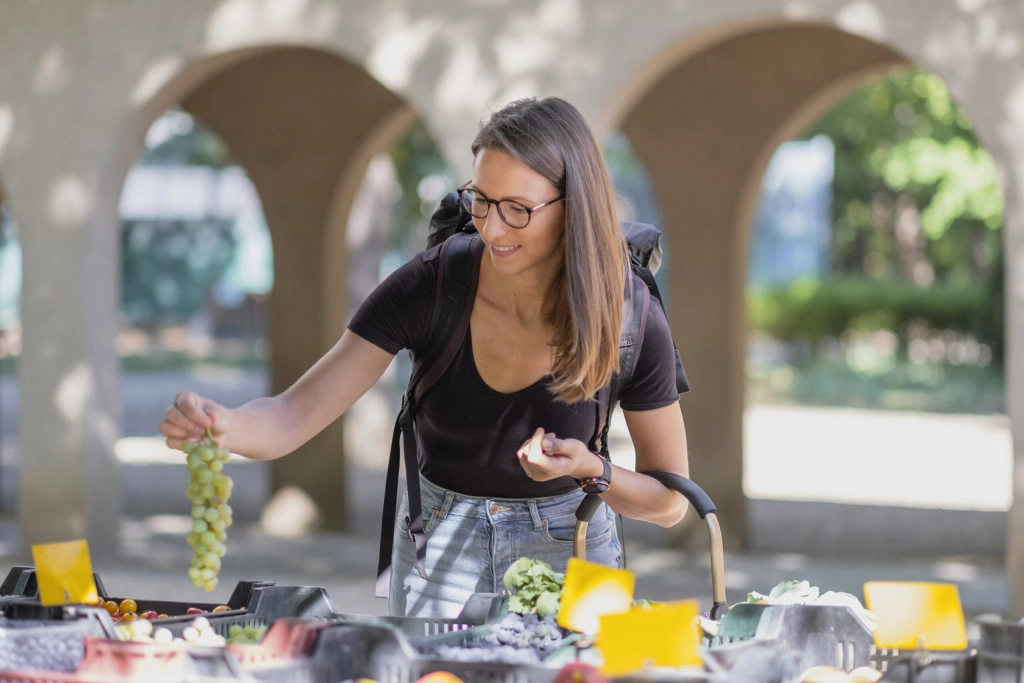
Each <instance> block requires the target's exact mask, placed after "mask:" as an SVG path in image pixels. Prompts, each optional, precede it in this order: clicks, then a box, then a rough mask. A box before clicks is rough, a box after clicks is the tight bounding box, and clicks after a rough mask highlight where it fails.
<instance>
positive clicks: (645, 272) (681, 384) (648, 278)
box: [636, 266, 690, 394]
mask: <svg viewBox="0 0 1024 683" xmlns="http://www.w3.org/2000/svg"><path fill="white" fill-rule="evenodd" d="M636 275H637V277H638V278H639V279H642V280H643V281H644V282H645V283H646V284H647V289H649V290H650V292H651V296H653V297H654V298H655V299H656V300H657V302H658V305H659V306H661V310H663V311H664V310H665V304H664V299H662V298H661V290H659V289H658V282H657V280H655V279H654V273H652V272H651V271H650V270H649V269H647V268H644V267H642V266H640V267H637V268H636ZM665 315H666V317H667V316H668V312H667V311H665ZM672 351H673V353H675V356H676V391H678V392H679V393H680V394H685V393H686V392H688V391H689V390H690V380H689V379H687V377H686V371H685V370H684V369H683V362H682V361H681V360H680V359H679V348H678V347H677V346H676V342H675V339H673V340H672Z"/></svg>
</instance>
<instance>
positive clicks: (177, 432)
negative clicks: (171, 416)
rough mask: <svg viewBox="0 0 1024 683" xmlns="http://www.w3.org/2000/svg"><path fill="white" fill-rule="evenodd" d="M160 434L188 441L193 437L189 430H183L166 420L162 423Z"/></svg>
mask: <svg viewBox="0 0 1024 683" xmlns="http://www.w3.org/2000/svg"><path fill="white" fill-rule="evenodd" d="M160 433H161V434H163V435H164V436H170V437H173V438H175V439H187V438H189V437H190V436H191V435H192V433H190V432H189V431H188V430H186V429H182V428H181V427H179V426H178V425H176V424H174V423H173V422H170V421H169V420H164V421H163V422H161V423H160Z"/></svg>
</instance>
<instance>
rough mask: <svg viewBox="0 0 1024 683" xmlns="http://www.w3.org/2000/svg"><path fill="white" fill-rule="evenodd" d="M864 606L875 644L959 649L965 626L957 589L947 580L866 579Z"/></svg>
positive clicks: (961, 644)
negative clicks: (869, 615) (871, 619)
mask: <svg viewBox="0 0 1024 683" xmlns="http://www.w3.org/2000/svg"><path fill="white" fill-rule="evenodd" d="M864 599H865V602H866V603H867V608H868V609H869V610H871V611H872V612H873V613H874V615H875V621H876V623H877V624H878V628H876V629H875V645H876V646H877V647H883V648H899V649H901V650H906V649H914V648H917V647H919V646H920V647H925V648H928V649H930V650H963V649H964V648H966V647H967V627H966V626H965V624H964V611H963V607H962V606H961V605H960V592H959V591H958V590H957V587H956V586H955V585H954V584H951V583H917V582H913V581H869V582H868V583H865V584H864Z"/></svg>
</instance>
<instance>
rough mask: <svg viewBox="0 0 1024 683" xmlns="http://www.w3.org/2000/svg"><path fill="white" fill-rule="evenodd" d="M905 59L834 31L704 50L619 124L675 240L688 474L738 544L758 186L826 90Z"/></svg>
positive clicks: (743, 40) (764, 36) (797, 29)
mask: <svg viewBox="0 0 1024 683" xmlns="http://www.w3.org/2000/svg"><path fill="white" fill-rule="evenodd" d="M900 61H902V60H901V59H900V58H899V57H898V56H897V55H896V54H895V53H893V52H892V51H891V50H889V49H887V48H885V47H881V46H879V45H878V44H875V43H872V42H869V41H866V40H864V39H861V38H858V37H855V36H852V35H849V34H845V33H842V32H840V31H838V30H836V29H833V28H830V27H824V26H817V25H801V24H786V25H780V26H778V27H775V28H768V29H763V30H759V31H757V32H751V33H749V34H745V35H740V36H736V37H732V38H729V39H726V40H724V41H722V42H719V43H717V44H715V45H712V46H710V47H707V48H706V49H704V50H702V51H700V52H697V53H696V54H695V55H693V56H692V57H691V58H689V59H687V60H685V61H684V62H682V63H680V64H679V65H678V66H677V67H675V68H674V69H673V70H672V71H671V72H669V73H667V74H666V75H665V76H664V77H662V79H661V80H660V81H659V82H657V83H656V84H655V85H654V86H653V87H652V88H651V89H650V90H649V91H648V93H647V94H646V95H645V96H644V97H642V98H641V99H640V101H639V102H638V103H637V104H636V106H635V107H633V109H632V110H631V111H630V112H629V113H628V114H627V115H626V117H625V119H624V121H623V122H622V126H621V128H622V130H623V132H625V134H626V135H627V136H628V137H629V139H630V141H631V142H632V144H633V148H634V150H635V152H636V154H637V155H638V156H639V158H640V159H641V160H642V161H643V163H644V164H645V165H646V167H647V170H648V171H649V173H650V176H651V179H652V182H653V183H654V186H655V190H656V192H657V194H658V198H659V201H660V202H661V206H662V210H663V212H664V225H665V229H666V231H667V232H668V233H669V235H670V240H669V243H670V248H671V250H672V253H671V262H672V272H671V274H670V278H671V291H672V293H671V310H670V311H669V322H670V324H671V326H672V330H673V336H674V337H675V340H676V343H677V345H678V346H679V353H680V356H681V357H682V359H683V363H684V365H685V366H686V368H687V371H688V374H689V377H690V380H691V383H692V386H693V393H692V394H690V395H687V396H684V397H683V399H682V401H681V403H682V410H683V413H684V416H685V418H686V423H687V432H688V435H689V447H690V472H691V475H692V477H693V479H694V480H695V481H696V482H698V483H699V484H700V485H701V486H702V487H703V488H704V489H705V490H706V491H707V492H708V494H709V495H710V496H711V497H712V499H713V500H714V501H715V503H716V504H717V505H718V509H719V516H720V519H721V522H722V531H723V537H724V539H725V541H726V543H727V545H728V546H730V547H733V548H736V547H741V546H742V544H743V543H744V541H745V537H746V503H745V497H744V495H743V440H742V430H743V401H744V389H745V384H746V379H745V369H744V368H745V362H744V361H745V350H746V311H745V290H746V263H747V251H748V237H749V233H750V224H751V221H752V217H753V208H754V203H755V201H756V198H757V193H758V189H759V185H760V180H761V176H762V175H763V173H764V169H765V168H766V166H767V163H768V160H769V159H770V158H771V153H772V152H774V149H775V147H776V146H777V145H778V144H779V143H781V142H782V141H783V140H784V139H785V137H784V135H792V134H795V133H797V132H798V130H792V129H791V128H792V125H793V121H794V120H796V119H806V117H807V114H808V108H809V107H811V108H812V109H817V113H821V111H823V110H824V109H823V107H824V105H825V104H826V102H823V101H822V97H821V95H822V93H823V92H828V93H829V94H830V95H831V100H829V101H830V102H834V101H835V98H836V97H838V96H839V95H840V94H842V93H840V92H835V88H834V87H833V86H834V84H835V83H837V82H843V83H846V82H848V81H849V79H850V77H851V75H857V76H858V77H859V78H862V77H863V75H864V74H865V73H868V72H870V71H873V70H879V69H883V68H885V67H887V66H890V65H892V64H894V63H899V62H900ZM850 87H853V85H852V83H851V84H850V85H848V86H847V91H848V89H849V88H850ZM806 122H809V121H806ZM701 541H703V542H704V543H706V540H704V539H701Z"/></svg>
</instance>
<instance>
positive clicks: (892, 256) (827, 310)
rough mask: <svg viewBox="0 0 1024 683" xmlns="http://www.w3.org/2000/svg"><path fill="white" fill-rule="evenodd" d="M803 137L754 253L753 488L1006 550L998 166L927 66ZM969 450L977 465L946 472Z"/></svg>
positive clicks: (769, 198) (777, 181)
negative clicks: (869, 512)
mask: <svg viewBox="0 0 1024 683" xmlns="http://www.w3.org/2000/svg"><path fill="white" fill-rule="evenodd" d="M796 138H797V139H795V140H793V141H790V142H786V143H783V145H782V146H781V147H779V149H778V150H777V151H776V152H775V155H774V157H773V159H772V161H771V162H770V163H769V165H768V170H767V172H766V174H765V176H764V180H763V182H762V187H761V196H760V199H759V202H758V209H757V211H756V219H755V223H756V228H755V230H754V233H753V235H752V242H751V253H750V268H749V271H748V294H747V303H748V313H749V320H750V335H749V339H748V344H749V346H748V349H749V355H748V381H749V384H748V405H747V413H746V419H745V426H746V430H747V432H746V437H747V438H746V461H745V472H744V476H745V489H746V491H747V494H748V495H750V496H751V497H752V498H760V499H772V500H780V499H781V500H790V501H806V502H812V501H813V502H816V503H828V504H837V505H830V506H826V507H822V508H821V511H822V514H825V513H827V512H830V511H831V512H834V513H835V514H836V515H843V516H845V517H847V518H849V515H848V513H849V510H850V508H849V506H850V505H875V506H879V505H881V506H890V507H896V508H899V510H898V511H897V512H896V513H894V515H900V516H902V517H904V518H906V523H907V524H909V523H910V521H911V519H912V518H919V519H920V522H919V527H920V529H921V533H919V534H916V535H915V537H914V541H913V542H910V541H909V539H908V542H906V543H903V544H902V546H903V548H904V551H905V552H906V553H908V554H918V555H927V556H940V555H948V554H953V553H956V554H964V555H987V556H1001V555H1002V554H1003V553H1004V551H1005V538H1004V531H1003V530H1004V529H1005V512H1006V511H1007V510H1009V507H1010V504H1011V502H1012V496H1013V492H1012V484H1011V482H1012V476H1011V475H1012V452H1011V450H1010V443H1011V442H1010V428H1009V421H1008V418H1007V417H1006V415H1005V413H1006V409H1005V403H1004V395H1005V390H1004V369H1003V368H1004V365H1003V362H1002V353H1003V352H1002V349H1003V300H1004V297H1003V286H1004V285H1003V279H1004V278H1003V267H1002V265H1003V264H1002V246H1001V245H1002V214H1003V196H1002V192H1001V190H1000V189H999V186H998V183H997V179H996V170H995V164H994V162H993V160H992V158H991V156H990V155H989V154H988V152H987V151H986V150H985V149H984V147H983V146H982V145H981V143H980V142H979V140H978V138H977V136H976V134H975V132H974V130H973V127H972V126H971V123H970V121H969V118H968V116H967V114H966V113H965V112H964V111H963V110H962V109H960V108H959V107H958V106H957V104H956V103H955V102H954V101H953V99H952V98H951V96H950V94H949V92H948V90H947V88H946V86H945V84H944V83H943V82H942V80H941V79H940V78H939V77H938V76H936V75H934V74H931V73H928V72H925V71H922V70H919V69H912V68H908V67H899V68H897V69H894V70H893V71H891V72H889V73H886V74H881V75H879V76H878V77H875V78H873V79H871V80H870V81H869V82H867V83H866V84H863V85H862V86H861V87H859V88H857V89H856V90H855V91H854V92H853V93H851V94H850V95H849V96H847V97H846V98H844V99H843V100H842V101H840V102H839V103H838V104H836V105H835V106H834V107H833V108H832V109H831V110H829V111H828V112H827V113H825V114H824V115H823V116H822V117H821V118H819V119H818V120H817V121H816V122H814V123H813V124H811V126H810V127H809V128H808V129H806V130H805V131H802V132H801V134H799V135H798V136H796ZM794 432H796V433H797V434H799V437H797V438H794ZM965 448H967V449H969V450H970V451H971V453H972V456H971V457H972V462H973V466H972V467H971V471H970V473H966V472H964V471H963V468H962V467H956V468H953V469H950V468H949V467H945V466H943V465H942V463H953V462H958V461H959V460H960V458H961V457H962V454H963V452H964V449H965ZM822 453H828V454H829V455H828V458H829V460H828V467H827V468H823V467H820V466H817V464H820V463H821V454H822ZM783 471H785V472H787V473H789V474H788V475H787V476H786V477H785V480H786V481H785V482H783V481H782V479H780V478H779V477H778V476H777V473H779V472H783ZM883 471H889V472H891V473H896V472H904V473H907V474H909V473H912V472H913V473H916V474H915V475H914V481H915V486H913V487H912V488H909V489H908V488H907V487H906V486H905V485H904V484H903V482H905V480H906V478H905V477H903V476H885V477H879V476H878V473H879V472H883ZM794 473H798V475H799V476H794ZM955 511H965V512H967V513H968V514H961V515H957V514H956V512H955ZM926 519H941V520H942V522H941V524H940V523H938V522H933V523H926ZM852 525H853V523H852V522H851V523H850V524H849V526H852ZM864 533H865V531H864V530H860V531H859V532H858V533H854V534H852V535H853V536H855V537H858V538H860V537H862V536H863V535H864ZM860 542H861V541H858V542H857V543H860ZM857 543H853V544H852V545H853V546H854V547H852V548H851V541H850V535H847V537H846V538H844V540H843V541H842V542H841V543H837V541H836V540H832V539H820V545H818V546H817V547H816V550H817V552H819V553H828V554H837V553H840V554H841V553H843V552H853V553H856V552H858V550H857ZM781 549H782V550H793V549H794V548H781ZM807 550H811V551H813V550H815V547H811V548H807Z"/></svg>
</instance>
